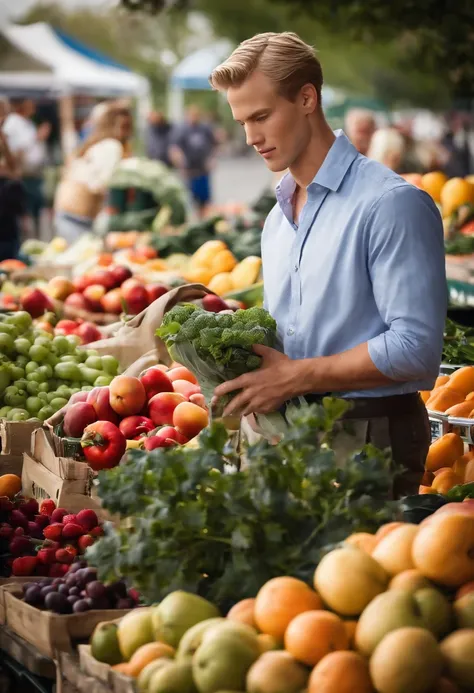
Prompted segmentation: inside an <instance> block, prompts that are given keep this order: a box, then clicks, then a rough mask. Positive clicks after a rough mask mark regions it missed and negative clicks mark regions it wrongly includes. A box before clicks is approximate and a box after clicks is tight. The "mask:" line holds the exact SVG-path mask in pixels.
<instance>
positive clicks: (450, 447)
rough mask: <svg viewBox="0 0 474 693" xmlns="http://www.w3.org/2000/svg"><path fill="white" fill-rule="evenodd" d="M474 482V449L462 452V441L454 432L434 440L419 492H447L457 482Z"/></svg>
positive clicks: (457, 484)
mask: <svg viewBox="0 0 474 693" xmlns="http://www.w3.org/2000/svg"><path fill="white" fill-rule="evenodd" d="M472 482H474V450H468V451H467V452H464V442H463V440H462V438H461V437H460V436H459V435H458V434H457V433H455V432H452V433H446V434H445V435H444V436H441V437H440V438H438V439H437V440H435V441H434V442H433V443H432V444H431V445H430V449H429V451H428V455H427V457H426V462H425V474H424V476H423V479H422V485H421V486H420V489H419V493H441V494H444V493H448V492H449V491H451V489H453V488H454V487H455V486H459V484H471V483H472Z"/></svg>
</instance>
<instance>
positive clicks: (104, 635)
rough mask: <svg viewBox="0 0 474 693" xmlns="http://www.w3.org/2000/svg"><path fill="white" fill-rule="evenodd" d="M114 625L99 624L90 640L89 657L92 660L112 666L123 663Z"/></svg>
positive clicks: (116, 628) (115, 625)
mask: <svg viewBox="0 0 474 693" xmlns="http://www.w3.org/2000/svg"><path fill="white" fill-rule="evenodd" d="M117 631H118V626H117V624H116V623H99V625H98V626H96V628H95V630H94V632H93V634H92V638H91V655H92V656H93V657H94V659H97V660H98V661H99V662H104V663H105V664H110V666H114V665H115V664H120V663H121V662H123V657H122V653H121V652H120V648H119V642H118V635H117Z"/></svg>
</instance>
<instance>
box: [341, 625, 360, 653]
mask: <svg viewBox="0 0 474 693" xmlns="http://www.w3.org/2000/svg"><path fill="white" fill-rule="evenodd" d="M343 623H344V628H345V629H346V633H347V637H348V638H349V647H351V648H352V647H354V638H355V632H356V628H357V621H343Z"/></svg>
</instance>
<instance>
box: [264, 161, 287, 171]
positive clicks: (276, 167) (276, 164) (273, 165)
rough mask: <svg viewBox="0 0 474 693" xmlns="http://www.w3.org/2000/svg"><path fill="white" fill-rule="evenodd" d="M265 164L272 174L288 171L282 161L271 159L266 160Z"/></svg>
mask: <svg viewBox="0 0 474 693" xmlns="http://www.w3.org/2000/svg"><path fill="white" fill-rule="evenodd" d="M265 164H266V167H267V168H268V169H269V170H270V171H271V172H272V173H281V172H282V171H286V169H287V168H288V167H287V166H286V165H285V164H283V163H282V162H281V161H272V160H271V159H268V160H265Z"/></svg>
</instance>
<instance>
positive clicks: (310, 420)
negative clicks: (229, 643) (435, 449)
mask: <svg viewBox="0 0 474 693" xmlns="http://www.w3.org/2000/svg"><path fill="white" fill-rule="evenodd" d="M348 406H349V405H348V404H347V403H346V402H344V401H341V400H334V399H329V398H328V399H326V400H325V401H324V403H323V404H322V405H311V406H303V407H300V408H291V409H290V411H289V413H288V417H289V422H290V424H291V425H290V427H289V429H288V431H287V433H286V434H285V436H284V438H283V439H282V440H281V441H280V442H279V443H278V444H276V445H271V444H270V443H268V442H266V441H265V440H262V441H261V442H259V443H257V444H256V445H253V446H250V447H248V448H247V449H246V458H247V461H248V463H247V465H246V466H245V468H243V469H240V468H239V457H238V456H237V455H236V453H235V452H234V451H233V450H232V449H231V448H230V447H229V446H228V444H227V433H226V431H225V429H224V428H223V427H222V425H220V424H217V423H216V424H213V425H212V426H211V427H210V428H209V429H207V430H206V431H204V432H203V434H201V437H200V441H199V447H198V448H196V449H194V448H186V447H176V448H169V449H156V450H154V451H153V452H151V453H146V452H141V451H137V450H133V451H131V452H130V453H129V456H128V459H127V461H126V462H125V464H123V465H120V466H119V467H115V468H114V469H112V470H107V472H105V473H104V472H100V474H99V495H100V497H101V500H102V504H103V507H104V508H105V509H106V510H108V511H109V512H111V513H117V514H118V515H120V516H121V518H122V521H121V522H120V523H119V524H116V525H115V526H114V527H110V528H109V529H108V533H107V535H106V536H105V537H103V538H102V539H100V540H99V541H98V542H96V544H95V545H94V546H93V547H91V548H90V549H89V550H88V553H87V559H88V561H89V562H90V563H91V564H92V565H96V566H97V568H98V569H99V574H100V578H101V579H111V580H113V579H117V578H118V577H126V578H128V579H129V581H130V583H131V584H133V585H134V586H136V587H137V589H138V590H139V591H140V592H141V594H142V595H143V596H144V598H145V599H146V600H147V601H148V602H150V603H151V602H153V601H157V600H160V599H161V598H163V596H164V595H165V594H167V593H168V592H170V591H172V590H175V589H184V590H189V591H191V592H194V593H198V594H201V595H203V596H205V597H207V598H208V599H211V600H213V601H214V602H216V603H217V604H218V605H219V606H220V607H221V608H223V609H224V610H225V609H226V608H228V607H229V606H230V605H231V604H232V603H234V602H236V601H238V600H239V599H243V598H245V597H252V596H255V594H256V593H257V591H258V589H259V588H260V587H261V586H262V585H263V584H264V583H265V582H266V581H267V580H268V579H270V578H272V577H276V576H278V575H293V576H295V577H299V578H301V579H303V580H306V581H308V582H311V579H312V575H313V572H314V569H315V567H316V565H317V563H318V561H319V560H320V558H321V556H322V555H323V554H324V552H325V551H327V550H328V547H329V546H334V545H335V544H337V543H338V542H340V541H342V540H344V539H345V538H346V537H347V536H348V535H349V534H351V533H352V532H355V531H375V530H376V529H377V528H378V527H379V526H380V525H382V524H384V523H385V522H388V521H390V520H392V519H394V518H395V517H396V516H397V508H398V504H397V503H395V502H389V501H387V500H386V499H387V497H388V496H389V493H390V489H391V487H392V484H393V479H394V476H395V472H394V469H393V466H392V463H391V461H390V460H389V458H388V456H386V455H384V454H382V453H381V452H380V451H377V450H376V449H375V448H373V447H372V446H366V447H365V448H364V449H363V450H362V451H361V452H359V453H357V454H353V455H351V456H350V458H349V459H348V460H346V461H343V460H336V456H335V453H334V452H333V450H332V449H331V448H330V447H329V445H328V443H329V442H330V441H331V438H333V437H334V436H335V435H337V431H336V429H335V425H336V420H337V419H338V418H339V417H340V416H341V415H342V414H343V413H344V412H345V411H346V409H347V408H348Z"/></svg>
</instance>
